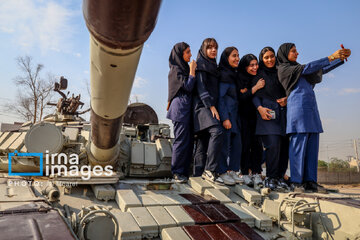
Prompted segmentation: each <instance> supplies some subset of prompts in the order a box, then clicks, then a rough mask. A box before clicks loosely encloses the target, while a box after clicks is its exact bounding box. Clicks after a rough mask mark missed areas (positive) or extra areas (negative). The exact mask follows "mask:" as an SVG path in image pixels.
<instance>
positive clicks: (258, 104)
mask: <svg viewBox="0 0 360 240" xmlns="http://www.w3.org/2000/svg"><path fill="white" fill-rule="evenodd" d="M252 102H253V104H254V106H255V107H256V109H257V108H258V107H259V106H261V99H260V98H259V97H257V96H254V97H253V99H252Z"/></svg>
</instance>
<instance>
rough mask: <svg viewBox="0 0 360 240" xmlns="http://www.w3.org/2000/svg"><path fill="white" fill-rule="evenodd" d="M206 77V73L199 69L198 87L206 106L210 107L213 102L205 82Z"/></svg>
mask: <svg viewBox="0 0 360 240" xmlns="http://www.w3.org/2000/svg"><path fill="white" fill-rule="evenodd" d="M205 78H206V73H204V72H201V71H198V72H197V73H196V89H197V92H198V94H199V97H200V99H201V101H202V102H203V104H204V106H205V107H207V108H210V107H211V106H213V104H212V99H211V96H210V94H209V92H208V91H207V90H206V88H205V83H204V81H205Z"/></svg>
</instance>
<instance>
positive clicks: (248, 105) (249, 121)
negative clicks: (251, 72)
mask: <svg viewBox="0 0 360 240" xmlns="http://www.w3.org/2000/svg"><path fill="white" fill-rule="evenodd" d="M242 78H243V77H242V74H240V81H242V80H241V79H242ZM256 79H259V78H258V77H256ZM243 88H247V89H248V90H247V91H246V92H245V93H241V92H240V89H243ZM238 96H239V117H240V122H241V142H242V151H241V172H242V174H245V175H247V174H248V172H249V169H251V171H252V173H254V174H255V173H261V172H262V168H261V162H262V158H263V146H262V143H261V141H260V138H259V137H258V136H257V135H255V130H256V111H257V110H256V109H255V106H254V104H253V103H252V98H253V94H252V92H251V81H250V82H248V83H247V84H244V85H242V86H239V87H238Z"/></svg>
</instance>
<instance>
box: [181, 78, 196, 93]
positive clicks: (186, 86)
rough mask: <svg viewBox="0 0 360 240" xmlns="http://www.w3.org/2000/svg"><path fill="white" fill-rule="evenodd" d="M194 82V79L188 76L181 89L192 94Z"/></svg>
mask: <svg viewBox="0 0 360 240" xmlns="http://www.w3.org/2000/svg"><path fill="white" fill-rule="evenodd" d="M195 82H196V80H195V77H194V76H191V75H190V76H189V78H188V79H187V80H185V81H184V82H183V85H182V88H183V89H184V90H185V91H187V92H192V90H193V89H194V86H195Z"/></svg>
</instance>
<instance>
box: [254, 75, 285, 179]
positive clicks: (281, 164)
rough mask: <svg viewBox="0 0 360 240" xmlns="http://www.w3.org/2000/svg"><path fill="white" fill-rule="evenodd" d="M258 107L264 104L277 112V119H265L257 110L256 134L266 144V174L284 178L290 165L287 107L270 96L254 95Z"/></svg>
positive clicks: (271, 176)
mask: <svg viewBox="0 0 360 240" xmlns="http://www.w3.org/2000/svg"><path fill="white" fill-rule="evenodd" d="M265 81H266V80H265ZM253 103H254V105H255V107H256V108H258V107H259V106H263V107H266V108H269V109H271V110H273V111H274V112H275V119H271V120H263V119H262V118H261V116H260V114H259V112H257V120H256V132H255V134H256V135H259V136H260V137H261V140H262V143H263V145H264V149H265V150H264V157H265V162H266V176H267V177H269V178H282V177H283V176H284V174H285V172H286V169H287V166H288V159H289V157H288V153H289V137H288V136H286V107H281V106H280V105H279V104H278V103H277V102H276V101H274V100H271V99H268V98H259V97H256V96H255V97H254V98H253Z"/></svg>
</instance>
